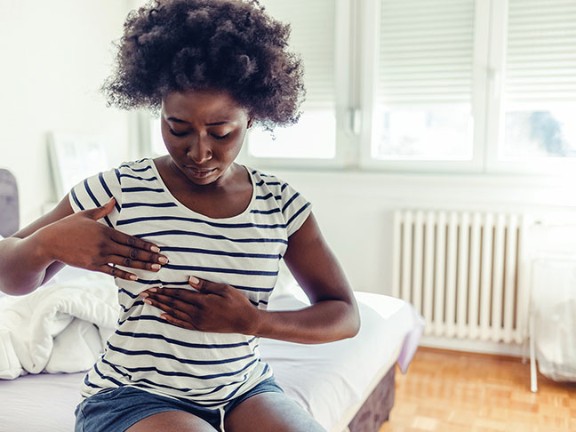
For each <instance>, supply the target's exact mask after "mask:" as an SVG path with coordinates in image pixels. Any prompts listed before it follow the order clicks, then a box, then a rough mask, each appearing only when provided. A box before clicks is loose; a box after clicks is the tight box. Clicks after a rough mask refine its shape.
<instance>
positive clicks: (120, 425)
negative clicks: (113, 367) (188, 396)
mask: <svg viewBox="0 0 576 432" xmlns="http://www.w3.org/2000/svg"><path fill="white" fill-rule="evenodd" d="M265 392H275V393H282V392H283V390H282V388H281V387H280V386H278V384H276V381H275V380H274V378H268V379H266V380H264V381H262V382H261V383H260V384H258V385H256V386H255V387H254V388H252V389H250V390H249V391H247V392H246V393H244V394H243V395H241V396H238V397H237V398H235V399H231V400H230V401H229V402H228V403H227V405H225V406H224V407H223V408H221V409H214V408H207V407H204V406H202V405H198V404H196V403H194V402H191V401H188V400H185V399H177V398H172V397H167V396H160V395H157V394H154V393H150V392H148V391H145V390H142V389H139V388H136V387H130V386H125V387H118V388H114V389H108V390H103V391H101V392H99V393H97V394H95V395H93V396H90V397H88V398H86V399H84V400H83V401H82V402H81V403H80V404H78V406H77V407H76V412H75V414H76V428H75V432H124V431H125V430H126V429H128V428H129V427H131V426H132V425H134V424H135V423H138V422H139V421H140V420H142V419H144V418H146V417H149V416H151V415H153V414H158V413H161V412H164V411H185V412H188V413H190V414H193V415H195V416H197V417H200V418H201V419H203V420H205V421H206V422H208V423H210V424H211V425H212V426H213V427H214V428H215V429H216V430H218V431H221V432H222V431H223V427H222V425H223V424H224V414H225V413H227V412H229V411H231V410H232V409H233V408H234V407H235V406H237V405H238V404H240V403H241V402H243V401H245V400H246V399H248V398H249V397H251V396H254V395H257V394H259V393H265Z"/></svg>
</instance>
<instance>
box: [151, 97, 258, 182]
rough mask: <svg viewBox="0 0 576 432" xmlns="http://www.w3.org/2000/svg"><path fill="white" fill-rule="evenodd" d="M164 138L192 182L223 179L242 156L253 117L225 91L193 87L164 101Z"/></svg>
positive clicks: (173, 158) (172, 154)
mask: <svg viewBox="0 0 576 432" xmlns="http://www.w3.org/2000/svg"><path fill="white" fill-rule="evenodd" d="M161 122H162V124H161V129H162V138H163V139H164V144H165V145H166V149H167V150H168V153H169V154H170V156H171V157H172V161H173V164H174V166H175V167H176V168H177V169H178V170H179V171H180V172H181V173H182V174H183V175H184V176H185V177H186V178H187V179H188V180H189V181H191V182H193V183H195V184H197V185H207V184H212V183H214V182H217V181H218V182H222V180H223V179H224V178H225V177H226V174H227V173H228V172H229V168H230V167H231V166H232V164H233V162H234V160H235V159H236V157H237V156H238V153H239V152H240V149H241V148H242V144H243V142H244V137H245V136H246V130H247V129H248V127H250V123H251V121H250V118H249V116H248V112H247V110H246V109H244V108H242V107H240V106H239V105H238V104H237V103H236V101H235V100H234V99H232V97H231V96H230V95H229V94H228V93H227V92H223V91H215V90H189V91H185V92H174V93H170V94H168V95H167V96H166V97H165V98H164V99H163V101H162V115H161Z"/></svg>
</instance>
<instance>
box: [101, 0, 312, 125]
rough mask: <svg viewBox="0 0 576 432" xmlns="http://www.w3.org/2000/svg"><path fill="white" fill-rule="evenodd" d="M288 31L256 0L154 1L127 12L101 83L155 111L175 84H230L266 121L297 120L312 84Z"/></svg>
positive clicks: (121, 102) (118, 99)
mask: <svg viewBox="0 0 576 432" xmlns="http://www.w3.org/2000/svg"><path fill="white" fill-rule="evenodd" d="M289 36H290V26H289V25H288V24H284V23H281V22H279V21H277V20H275V19H274V18H272V17H270V16H269V15H268V14H267V13H266V11H265V8H264V7H262V6H261V5H260V4H259V3H258V1H257V0H154V1H151V2H149V3H147V4H146V5H144V6H142V7H140V8H139V9H136V10H134V11H132V12H131V13H130V14H129V15H128V17H127V18H126V21H125V23H124V34H123V36H122V38H121V39H120V40H119V42H118V44H117V47H118V53H117V57H116V67H115V70H114V72H113V74H112V75H111V76H110V77H109V78H108V79H107V81H106V82H105V83H104V85H103V87H102V90H103V92H104V94H105V95H106V97H107V100H108V103H109V105H114V106H117V107H120V108H123V109H132V108H146V109H151V110H152V111H158V109H159V108H160V106H161V103H162V98H163V96H165V95H166V94H168V93H171V92H174V91H185V90H198V89H214V90H225V91H227V92H229V94H230V95H231V96H232V97H233V98H234V99H235V100H236V101H237V102H238V103H239V104H240V106H242V107H244V108H245V109H247V111H248V112H249V114H250V116H251V117H252V119H253V120H254V121H255V122H258V123H260V124H261V125H263V126H264V127H266V128H269V129H271V128H273V127H274V126H277V125H288V124H292V123H295V122H296V121H297V120H298V117H299V115H300V111H299V108H300V105H301V103H302V101H303V100H304V97H305V89H304V84H303V67H302V61H301V59H300V57H299V56H297V55H296V54H294V53H292V52H290V51H289V50H288V38H289Z"/></svg>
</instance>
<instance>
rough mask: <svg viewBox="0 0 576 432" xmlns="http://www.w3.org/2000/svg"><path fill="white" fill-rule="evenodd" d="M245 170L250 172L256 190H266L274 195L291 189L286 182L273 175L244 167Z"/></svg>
mask: <svg viewBox="0 0 576 432" xmlns="http://www.w3.org/2000/svg"><path fill="white" fill-rule="evenodd" d="M246 169H247V170H248V171H249V172H250V175H251V176H252V179H253V180H254V186H255V187H256V188H261V189H268V190H270V191H274V192H276V193H281V192H282V191H284V190H285V189H287V188H291V187H290V185H289V184H288V183H287V182H286V181H284V180H283V179H281V178H279V177H277V176H275V175H273V174H269V173H266V172H263V171H261V170H259V169H255V168H250V167H246Z"/></svg>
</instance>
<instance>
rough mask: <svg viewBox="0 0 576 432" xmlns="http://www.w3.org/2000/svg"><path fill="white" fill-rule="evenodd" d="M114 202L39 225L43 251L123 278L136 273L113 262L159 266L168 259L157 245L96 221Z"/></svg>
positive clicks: (126, 265)
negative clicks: (43, 246)
mask: <svg viewBox="0 0 576 432" xmlns="http://www.w3.org/2000/svg"><path fill="white" fill-rule="evenodd" d="M114 204H115V200H114V198H111V199H110V200H109V201H108V202H107V203H106V204H104V205H103V206H102V207H97V208H94V209H90V210H83V211H79V212H77V213H73V214H70V215H68V216H66V217H64V218H62V219H59V220H57V221H55V222H52V223H51V224H49V225H46V226H45V227H43V228H41V229H40V230H39V231H38V234H40V235H41V236H42V237H43V241H42V243H43V244H44V245H45V247H46V251H45V253H47V254H48V255H49V256H50V258H51V259H52V260H54V261H58V262H60V263H63V264H67V265H70V266H73V267H80V268H84V269H87V270H93V271H98V272H101V273H106V274H109V275H112V276H114V277H119V278H122V279H129V280H136V279H137V277H136V275H135V274H134V273H130V272H129V271H125V270H123V269H120V268H118V267H116V266H122V267H124V268H133V269H143V270H149V271H153V272H155V271H158V270H160V268H161V266H162V265H163V264H166V263H167V262H168V259H167V257H166V256H164V255H162V254H160V248H158V246H157V245H155V244H153V243H150V242H147V241H144V240H142V239H139V238H137V237H134V236H131V235H128V234H124V233H123V232H120V231H118V230H115V229H113V228H110V227H108V226H106V225H104V224H102V223H100V222H98V220H99V219H102V218H104V217H105V216H107V215H109V214H110V213H111V212H112V211H113V209H114Z"/></svg>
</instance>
